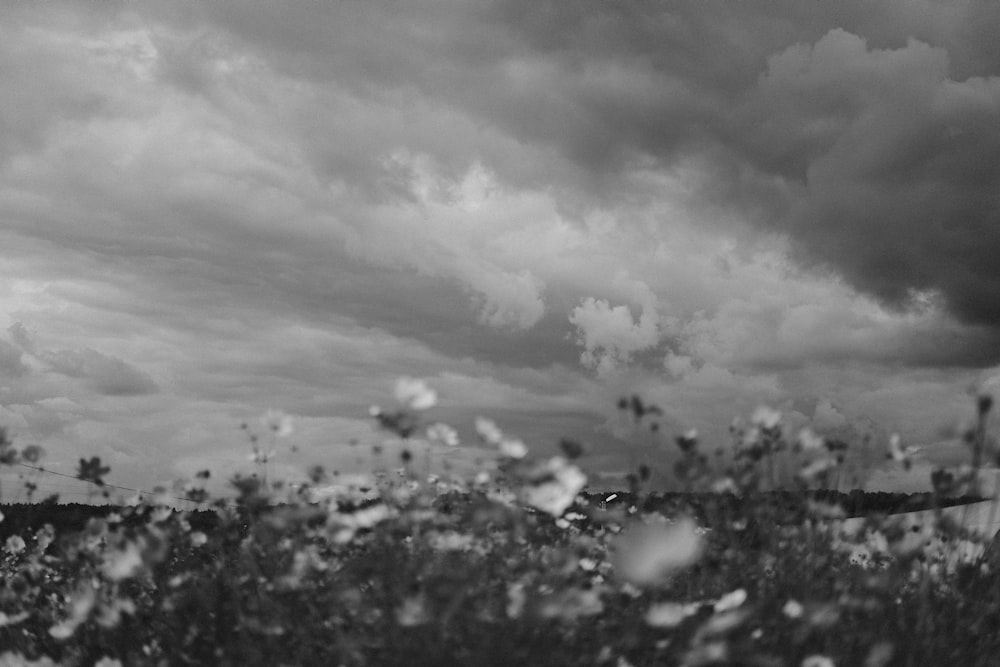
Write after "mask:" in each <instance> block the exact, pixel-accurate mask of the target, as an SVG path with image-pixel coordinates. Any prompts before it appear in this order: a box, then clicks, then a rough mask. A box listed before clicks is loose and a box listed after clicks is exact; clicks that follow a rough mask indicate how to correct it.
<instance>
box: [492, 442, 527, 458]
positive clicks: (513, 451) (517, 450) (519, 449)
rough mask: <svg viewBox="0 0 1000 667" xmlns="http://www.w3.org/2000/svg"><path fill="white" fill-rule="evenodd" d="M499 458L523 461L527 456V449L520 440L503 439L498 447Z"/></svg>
mask: <svg viewBox="0 0 1000 667" xmlns="http://www.w3.org/2000/svg"><path fill="white" fill-rule="evenodd" d="M498 449H499V450H500V455H501V456H506V457H507V458H509V459H523V458H524V457H525V456H527V455H528V447H527V445H525V444H524V443H523V442H522V441H520V440H508V439H507V438H504V439H503V440H501V441H500V444H499V445H498Z"/></svg>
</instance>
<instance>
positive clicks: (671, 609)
mask: <svg viewBox="0 0 1000 667" xmlns="http://www.w3.org/2000/svg"><path fill="white" fill-rule="evenodd" d="M700 606H701V605H699V604H698V603H688V604H680V603H677V602H660V603H658V604H654V605H652V606H651V607H650V608H649V609H648V610H647V611H646V624H647V625H651V626H653V627H654V628H673V627H676V626H678V625H680V624H681V623H682V622H683V621H684V619H685V618H687V617H688V616H693V615H694V614H696V613H698V609H699V608H700Z"/></svg>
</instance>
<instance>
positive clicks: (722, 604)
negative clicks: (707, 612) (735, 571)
mask: <svg viewBox="0 0 1000 667" xmlns="http://www.w3.org/2000/svg"><path fill="white" fill-rule="evenodd" d="M746 600H747V592H746V590H744V589H742V588H737V589H736V590H735V591H733V592H732V593H726V594H725V595H723V596H722V597H721V598H719V599H718V601H717V602H716V603H715V611H716V612H718V613H721V612H724V611H732V610H733V609H736V608H738V607H740V606H741V605H742V604H743V603H744V602H746Z"/></svg>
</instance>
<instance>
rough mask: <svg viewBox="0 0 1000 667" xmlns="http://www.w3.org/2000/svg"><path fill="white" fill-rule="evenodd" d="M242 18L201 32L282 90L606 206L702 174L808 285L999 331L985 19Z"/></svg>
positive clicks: (873, 13)
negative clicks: (535, 175) (411, 116)
mask: <svg viewBox="0 0 1000 667" xmlns="http://www.w3.org/2000/svg"><path fill="white" fill-rule="evenodd" d="M243 7H244V6H243V5H241V4H239V3H207V4H204V5H200V6H199V7H198V9H197V10H196V11H197V12H199V13H203V15H202V16H201V18H202V19H208V20H214V21H215V22H217V24H218V25H219V26H220V27H222V28H223V29H225V30H227V31H229V33H230V34H232V35H235V36H237V38H238V39H242V40H244V41H245V42H246V43H247V44H249V45H253V48H258V49H260V52H261V53H264V52H268V61H269V62H270V63H272V64H273V65H274V66H276V67H278V68H280V69H282V70H283V71H286V72H289V73H293V74H295V75H297V76H304V77H308V78H314V79H327V80H332V81H336V82H337V84H338V85H344V86H348V87H351V88H353V89H355V90H356V91H360V93H359V94H362V95H365V96H368V97H370V98H373V99H374V98H378V97H379V96H386V95H401V96H403V97H410V98H411V99H413V100H418V99H422V98H430V99H434V100H436V101H437V102H439V103H441V102H443V103H446V104H447V105H451V106H453V107H457V108H461V109H462V110H464V111H465V112H467V113H468V112H471V113H473V114H474V115H476V116H477V117H479V118H481V119H482V120H483V121H484V122H486V123H488V124H490V125H492V126H495V127H498V128H500V129H501V130H502V131H503V132H506V133H509V134H511V135H513V136H515V137H516V138H518V139H519V140H521V141H524V142H531V143H534V144H538V145H543V146H548V147H550V148H552V149H554V150H556V151H558V152H559V153H560V154H561V155H562V156H563V157H565V158H568V159H569V162H570V163H571V164H574V165H576V166H577V167H579V168H580V169H582V170H583V173H585V174H589V175H590V176H591V177H597V178H598V181H600V182H601V183H604V184H605V185H606V186H607V189H606V190H604V192H605V193H611V192H613V191H614V190H613V188H614V186H615V184H616V183H617V182H618V181H617V179H616V178H615V176H616V175H618V174H620V173H621V172H622V171H624V170H627V169H628V168H629V167H630V166H632V165H634V164H636V162H637V161H638V160H648V159H649V158H652V159H654V160H656V161H658V162H659V163H660V164H661V165H663V166H674V165H683V164H688V163H689V162H685V161H691V160H694V161H696V164H698V165H699V169H702V170H704V175H705V185H704V193H703V194H704V196H705V197H706V199H708V200H710V201H711V202H712V203H714V204H718V203H719V202H720V201H727V202H728V203H729V204H730V205H732V206H734V207H737V208H738V209H739V210H741V211H743V212H745V213H746V214H747V215H749V216H751V217H754V218H755V219H754V222H756V223H757V224H758V225H760V226H762V227H764V228H766V229H772V230H777V231H780V232H783V233H787V234H788V235H789V236H790V237H791V239H792V241H793V246H794V248H795V251H796V255H797V257H798V259H799V260H800V261H801V262H802V263H804V264H807V265H809V264H819V265H822V266H826V267H828V268H833V269H834V270H836V271H838V272H839V273H841V274H842V275H843V276H844V277H846V279H847V280H848V281H849V282H850V283H851V284H852V285H853V286H855V287H857V288H859V289H861V290H863V291H866V292H868V293H870V294H872V295H875V296H877V297H878V298H880V299H882V300H883V301H884V302H886V303H888V304H891V305H894V306H905V305H907V304H908V303H909V302H910V300H911V298H912V297H913V296H914V293H916V292H939V293H941V294H942V295H943V296H944V298H945V300H946V303H947V305H948V307H949V308H950V310H951V311H952V312H953V313H954V314H955V315H957V316H958V317H959V318H960V319H961V320H962V321H964V322H967V323H971V324H983V325H988V326H1000V262H997V261H995V259H996V251H995V249H996V248H998V247H1000V187H998V186H1000V79H998V78H997V74H1000V49H998V48H997V46H996V40H995V38H994V37H995V29H996V27H997V25H998V22H1000V14H998V12H997V10H996V9H995V8H993V7H992V6H991V5H990V4H989V3H986V2H969V3H965V4H959V5H956V6H941V5H938V4H933V3H902V2H882V3H869V2H860V1H859V2H844V3H820V4H818V5H817V4H809V5H804V4H803V3H800V2H791V1H785V2H753V3H749V2H726V3H718V2H700V1H699V2H670V3H640V2H621V3H599V2H572V3H565V2H554V1H548V2H546V1H541V2H538V1H535V0H532V1H531V2H523V1H517V2H513V1H511V2H495V3H492V4H491V5H488V6H479V7H476V8H470V7H469V6H468V5H464V4H455V3H451V2H436V3H429V4H426V3H422V4H420V6H419V10H417V9H416V8H415V7H414V6H413V5H409V4H407V5H400V4H399V3H356V4H351V3H341V4H338V5H337V6H336V8H335V9H329V10H327V9H324V8H323V7H320V6H318V5H295V6H293V7H291V8H285V7H282V8H281V9H280V10H279V9H278V7H277V6H274V5H265V6H264V9H263V10H261V8H256V9H255V10H254V11H252V12H248V11H245V10H244V9H243ZM178 17H180V18H178ZM174 20H180V21H182V22H183V21H184V20H187V21H191V20H192V19H191V16H190V15H188V16H186V17H185V16H182V15H181V14H178V15H175V16H174ZM465 158H466V159H467V158H468V155H467V154H466V155H465ZM358 159H361V160H362V161H364V158H363V157H362V158H358ZM456 168H461V165H456ZM352 171H353V172H354V173H355V174H359V173H364V171H365V170H364V169H363V168H362V165H359V164H355V165H354V166H353V167H352ZM514 171H516V170H515V169H510V170H508V171H507V172H506V173H504V174H502V176H503V177H505V178H507V179H516V178H517V176H516V175H515V173H514Z"/></svg>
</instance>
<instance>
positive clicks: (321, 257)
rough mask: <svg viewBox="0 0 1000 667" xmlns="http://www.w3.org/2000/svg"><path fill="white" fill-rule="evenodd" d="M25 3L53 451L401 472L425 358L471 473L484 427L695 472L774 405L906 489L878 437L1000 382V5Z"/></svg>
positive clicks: (27, 426) (24, 405)
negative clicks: (371, 449) (649, 415)
mask: <svg viewBox="0 0 1000 667" xmlns="http://www.w3.org/2000/svg"><path fill="white" fill-rule="evenodd" d="M4 12H5V16H6V18H5V20H4V22H3V24H2V26H0V72H2V76H0V406H2V407H0V421H2V422H3V423H4V424H6V425H7V426H8V427H9V428H10V430H11V431H12V433H13V434H14V436H15V438H16V441H17V442H18V443H20V444H29V443H37V444H41V445H42V446H43V447H45V448H46V450H47V451H48V461H47V464H46V465H48V466H49V467H50V468H52V469H53V470H62V471H64V472H68V473H71V472H72V471H73V469H74V468H75V465H76V461H77V460H78V459H79V457H80V456H88V457H89V456H91V455H98V456H101V457H102V459H103V460H104V461H106V462H108V463H109V464H110V465H111V467H112V474H111V475H109V479H111V480H112V481H116V482H117V483H119V484H123V485H135V486H141V487H142V488H149V486H151V485H153V484H156V483H162V482H169V481H170V480H173V479H175V478H178V477H183V476H185V475H191V474H192V473H193V472H194V471H196V470H199V469H201V468H204V467H209V468H211V469H213V470H214V471H215V472H216V474H217V475H218V476H225V475H227V474H229V473H231V472H232V471H235V470H237V469H240V468H245V467H246V466H247V461H246V455H247V454H248V453H249V445H248V443H247V438H246V433H244V432H243V431H241V429H240V423H241V422H243V421H249V422H250V423H251V426H254V427H256V426H255V425H256V423H257V422H256V421H255V420H256V419H257V417H258V416H259V415H260V414H261V413H263V412H264V411H265V410H267V409H269V408H275V409H280V410H284V411H285V412H287V413H289V414H291V415H293V416H294V417H295V420H296V433H295V434H294V436H292V438H290V439H289V440H288V441H283V449H282V451H281V452H280V453H279V457H278V460H279V465H284V466H290V467H297V466H301V465H304V464H306V463H311V462H323V463H326V464H327V465H328V466H329V467H333V468H337V467H340V468H344V469H347V468H350V467H351V466H358V465H362V463H359V459H361V458H364V457H363V456H362V455H361V454H360V452H363V451H366V450H365V444H364V443H371V442H375V441H377V440H378V439H379V437H380V436H379V435H378V434H377V433H375V432H374V431H373V430H372V428H371V425H370V423H369V419H368V417H367V409H368V407H369V406H370V405H371V404H373V403H379V404H382V405H391V404H392V396H391V393H392V386H393V382H394V380H395V378H397V377H398V376H402V375H407V376H414V377H422V378H426V379H427V380H428V381H429V382H430V384H431V385H432V386H433V387H434V388H435V389H436V390H437V391H438V392H439V394H440V403H439V406H438V407H437V408H435V409H434V410H433V411H432V412H431V413H430V415H429V417H430V418H431V419H432V420H437V419H440V420H444V421H447V422H450V423H452V424H454V425H455V426H456V427H457V428H458V429H459V432H460V433H461V434H462V435H463V437H464V440H465V444H463V445H462V446H461V447H460V448H458V449H457V450H454V451H451V452H450V453H448V454H447V456H448V457H449V458H450V459H451V460H452V461H453V463H455V464H456V465H458V466H459V467H462V466H466V467H474V466H476V465H477V463H476V459H477V457H478V456H479V455H480V452H479V451H478V450H477V448H476V447H475V439H474V436H473V431H472V428H471V424H472V420H473V419H474V417H475V416H476V415H484V416H489V417H492V418H493V419H495V420H496V421H497V422H498V424H499V425H500V426H501V427H502V428H504V429H505V431H508V432H510V433H511V434H514V435H517V436H520V437H521V438H523V439H524V440H525V441H526V442H527V443H528V444H529V445H530V446H531V447H532V449H533V450H535V451H536V452H540V453H543V454H544V453H547V452H551V451H554V450H555V445H556V442H557V440H558V438H559V437H560V436H561V435H567V436H571V437H574V438H577V439H580V440H582V441H584V442H585V443H586V444H587V445H588V447H589V454H588V456H587V458H586V459H585V460H584V463H585V464H586V466H587V467H588V469H589V470H590V471H591V472H593V473H595V474H596V473H598V472H611V473H613V472H617V471H622V470H625V469H627V468H628V466H629V465H634V464H635V463H636V462H637V461H641V460H644V461H647V462H649V463H651V464H653V467H654V468H655V469H656V470H657V479H658V480H659V483H661V484H669V482H668V480H667V475H666V474H665V473H664V471H665V470H667V469H669V467H670V460H671V457H672V455H673V449H674V446H673V444H672V443H671V441H670V439H669V436H670V435H672V434H674V433H678V432H681V431H682V430H686V429H688V428H697V429H698V430H699V432H700V433H701V435H702V437H703V439H704V440H705V441H707V442H709V443H712V444H725V443H726V442H728V440H727V430H728V427H729V424H730V422H731V420H732V419H733V418H734V417H736V416H739V415H742V416H746V415H749V414H750V413H751V412H752V411H753V409H754V408H755V407H756V406H757V405H759V404H767V405H771V406H774V407H776V408H778V409H780V410H781V411H782V412H783V413H784V415H785V418H786V422H787V423H788V424H790V427H795V428H797V427H798V426H801V425H802V424H805V423H812V424H813V425H814V427H815V428H816V430H818V431H820V432H824V433H828V434H840V435H845V436H852V437H857V439H859V440H860V438H861V437H863V435H864V434H865V433H869V434H874V436H873V440H872V443H871V444H870V445H869V449H868V450H867V451H865V450H864V447H863V446H862V445H861V444H860V442H859V443H858V453H857V454H856V456H857V461H858V462H860V468H861V469H863V470H866V471H868V472H870V473H871V475H872V477H871V480H874V481H873V482H872V483H874V484H876V485H879V484H881V485H882V486H884V487H907V486H908V485H912V484H914V483H915V482H912V480H910V479H902V478H901V477H900V476H898V475H897V474H896V473H892V472H887V471H881V470H880V469H879V468H880V467H884V466H883V463H882V459H881V456H882V451H881V447H882V446H883V445H882V442H881V441H880V440H879V439H880V438H884V437H885V435H886V434H888V433H891V432H893V431H897V432H899V433H900V434H901V435H902V436H903V438H904V440H905V441H906V443H907V444H915V445H928V444H931V443H937V442H940V441H945V440H947V439H948V438H949V437H951V435H952V429H953V428H954V426H955V424H956V422H957V421H958V420H960V419H962V418H963V416H964V415H966V414H967V412H968V406H969V400H970V399H969V396H968V390H969V387H970V386H972V385H973V384H974V383H980V384H983V385H984V386H986V387H987V388H989V387H991V386H1000V381H998V380H997V379H996V378H998V376H1000V366H998V364H1000V187H998V185H1000V42H998V41H997V40H996V34H997V29H998V28H1000V9H998V5H997V4H996V3H994V2H991V1H988V0H966V1H959V2H947V3H945V2H931V1H929V0H927V1H921V0H885V1H883V2H877V3H875V2H868V1H866V0H865V1H862V0H857V1H844V2H836V3H802V2H799V1H798V0H786V1H775V2H763V1H760V2H757V1H754V2H750V1H746V2H711V1H706V0H697V1H695V0H692V1H690V2H681V1H677V0H670V1H659V2H653V1H650V2H631V1H620V2H617V1H616V2H596V1H595V2H586V1H580V2H561V1H556V0H548V1H546V0H522V1H520V2H516V1H500V0H498V1H496V2H481V3H468V2H457V1H455V0H428V1H421V2H402V1H400V0H384V1H381V0H365V1H364V2H361V1H357V0H343V1H340V2H329V1H328V0H323V1H320V0H316V1H314V2H306V1H303V2H296V3H282V2H265V3H247V2H242V1H241V2H235V1H225V0H213V1H212V2H201V1H199V2H182V1H175V2H143V1H142V0H129V1H128V2H115V1H107V2H67V3H63V2H59V1H58V0H46V1H45V2H16V3H9V5H8V6H7V8H6V9H5V10H4ZM633 392H635V393H639V394H640V395H642V396H643V397H645V398H646V399H648V400H650V401H653V402H656V403H658V404H659V405H660V406H661V407H662V408H663V410H664V412H665V415H664V428H663V432H664V433H665V434H666V437H664V438H661V439H659V440H658V439H657V438H655V437H654V436H652V435H651V434H649V433H648V432H642V431H638V432H636V431H634V430H633V429H632V428H631V426H630V424H629V422H628V420H627V419H623V418H622V417H621V415H619V414H618V411H617V410H616V408H615V402H616V400H617V398H618V397H619V396H621V395H622V394H624V393H633ZM352 439H355V440H357V441H359V442H361V443H362V444H361V445H359V446H356V447H351V446H350V445H348V444H347V443H348V442H349V441H351V440H352ZM288 442H294V443H295V444H296V445H297V446H298V452H291V451H289V450H288V448H287V447H286V446H285V445H286V444H287V443H288ZM961 456H962V452H961V450H960V449H959V448H956V447H954V446H952V445H948V444H943V445H935V446H931V447H928V448H927V449H926V450H925V456H924V459H923V461H922V463H921V465H918V466H917V468H918V471H920V472H921V474H926V468H927V466H929V465H931V464H932V463H935V462H952V461H955V460H959V459H960V458H961ZM8 478H9V475H8ZM914 479H915V478H914ZM871 480H870V481H871ZM64 481H65V480H64ZM52 484H55V482H51V483H50V486H51V485H52ZM56 486H59V485H58V484H57V485H56ZM9 488H10V487H9V486H7V487H5V489H9ZM46 488H48V487H46ZM59 488H61V489H63V492H64V494H67V495H65V496H64V497H65V498H66V499H68V500H69V499H74V498H73V496H72V494H74V493H81V492H84V491H85V490H81V489H80V488H79V485H77V486H76V487H74V486H73V485H72V484H71V483H67V484H64V485H61V486H59Z"/></svg>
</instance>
